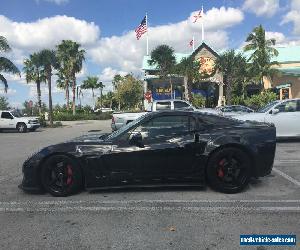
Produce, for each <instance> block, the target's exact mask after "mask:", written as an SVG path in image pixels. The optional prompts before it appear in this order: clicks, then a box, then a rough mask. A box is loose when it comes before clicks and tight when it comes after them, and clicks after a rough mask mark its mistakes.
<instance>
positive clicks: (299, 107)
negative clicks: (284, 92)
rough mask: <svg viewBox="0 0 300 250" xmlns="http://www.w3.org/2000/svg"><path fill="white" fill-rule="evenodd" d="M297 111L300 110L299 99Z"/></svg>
mask: <svg viewBox="0 0 300 250" xmlns="http://www.w3.org/2000/svg"><path fill="white" fill-rule="evenodd" d="M297 111H300V100H298V101H297Z"/></svg>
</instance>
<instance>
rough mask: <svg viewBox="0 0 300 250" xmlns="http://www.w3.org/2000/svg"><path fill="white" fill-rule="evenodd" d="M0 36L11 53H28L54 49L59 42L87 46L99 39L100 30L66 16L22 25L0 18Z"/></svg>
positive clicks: (21, 23) (94, 25)
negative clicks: (10, 47) (11, 48)
mask: <svg viewBox="0 0 300 250" xmlns="http://www.w3.org/2000/svg"><path fill="white" fill-rule="evenodd" d="M0 34H1V35H2V36H5V37H6V38H7V40H8V42H9V44H10V45H11V46H12V47H13V48H14V49H17V50H23V51H24V50H26V51H27V52H28V51H29V52H31V51H36V50H39V49H43V48H54V47H55V45H57V44H58V43H60V42H61V40H63V39H71V40H74V41H77V42H78V43H80V44H82V45H83V46H88V45H91V44H93V43H95V42H96V41H97V40H98V39H99V36H100V29H99V27H98V26H97V25H96V24H94V23H93V22H90V23H89V22H87V21H84V20H79V19H76V18H74V17H68V16H54V17H46V18H43V19H39V20H37V21H35V22H28V23H25V22H14V21H12V20H10V19H8V18H7V17H5V16H3V15H0ZM87 34H88V35H87Z"/></svg>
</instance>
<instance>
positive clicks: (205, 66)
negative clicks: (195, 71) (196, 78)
mask: <svg viewBox="0 0 300 250" xmlns="http://www.w3.org/2000/svg"><path fill="white" fill-rule="evenodd" d="M199 62H200V69H199V72H200V73H201V74H204V75H212V74H213V73H214V72H215V60H214V59H213V58H212V57H204V56H201V57H199Z"/></svg>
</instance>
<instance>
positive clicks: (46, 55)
mask: <svg viewBox="0 0 300 250" xmlns="http://www.w3.org/2000/svg"><path fill="white" fill-rule="evenodd" d="M38 56H39V57H40V62H41V65H42V67H43V71H44V74H45V79H46V80H47V83H48V91H49V122H50V125H51V126H52V125H53V109H52V91H51V84H52V83H51V78H52V69H53V68H57V66H58V65H57V58H56V55H55V51H53V50H48V49H44V50H42V51H40V52H39V53H38Z"/></svg>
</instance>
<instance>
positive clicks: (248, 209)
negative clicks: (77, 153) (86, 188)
mask: <svg viewBox="0 0 300 250" xmlns="http://www.w3.org/2000/svg"><path fill="white" fill-rule="evenodd" d="M99 211H188V212H200V211H206V212H222V211H228V212H237V211H238V212H242V211H245V212H251V211H254V212H299V211H300V207H299V206H292V207H224V206H220V207H186V206H185V207H170V206H164V207H160V206H149V207H148V206H130V207H123V206H113V207H105V206H104V207H103V206H93V207H82V206H78V207H56V208H53V207H37V208H26V207H25V208H24V207H10V208H3V207H1V208H0V212H99Z"/></svg>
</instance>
